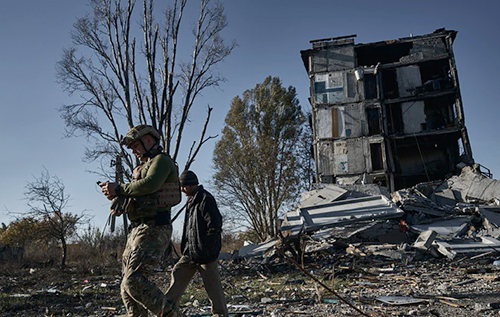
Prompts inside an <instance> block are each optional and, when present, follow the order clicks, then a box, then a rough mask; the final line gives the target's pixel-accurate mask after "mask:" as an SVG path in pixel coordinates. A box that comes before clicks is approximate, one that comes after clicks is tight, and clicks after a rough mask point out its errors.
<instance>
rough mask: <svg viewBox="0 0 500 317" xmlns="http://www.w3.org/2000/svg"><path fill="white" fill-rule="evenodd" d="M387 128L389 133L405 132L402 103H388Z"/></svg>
mask: <svg viewBox="0 0 500 317" xmlns="http://www.w3.org/2000/svg"><path fill="white" fill-rule="evenodd" d="M385 109H386V111H385V112H386V115H387V129H388V133H389V134H397V133H403V114H402V112H401V104H399V103H395V104H388V105H386V108H385Z"/></svg>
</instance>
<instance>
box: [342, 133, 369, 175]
mask: <svg viewBox="0 0 500 317" xmlns="http://www.w3.org/2000/svg"><path fill="white" fill-rule="evenodd" d="M365 143H366V142H363V139H359V138H357V139H347V140H339V141H335V142H334V160H335V161H334V162H335V163H334V165H335V168H334V172H335V175H343V174H358V173H363V171H365V170H366V164H365V153H366V152H367V150H366V145H367V144H365Z"/></svg>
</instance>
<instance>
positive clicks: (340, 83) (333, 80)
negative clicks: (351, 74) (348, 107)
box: [314, 72, 345, 104]
mask: <svg viewBox="0 0 500 317" xmlns="http://www.w3.org/2000/svg"><path fill="white" fill-rule="evenodd" d="M343 77H344V76H343V73H342V72H334V73H328V74H316V75H314V101H315V102H316V103H320V104H321V103H335V102H339V101H343V100H344V99H345V97H344V79H343Z"/></svg>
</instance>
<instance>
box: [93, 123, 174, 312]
mask: <svg viewBox="0 0 500 317" xmlns="http://www.w3.org/2000/svg"><path fill="white" fill-rule="evenodd" d="M159 141H160V135H159V133H158V131H156V130H155V129H154V128H153V127H151V126H149V125H137V126H135V127H133V128H131V129H130V130H129V131H128V132H127V134H126V135H125V137H124V138H123V139H122V141H121V143H122V144H123V145H124V146H126V147H127V148H129V149H130V150H131V151H132V154H133V155H135V156H136V157H137V158H138V159H139V160H140V161H141V164H139V165H138V166H137V167H136V168H135V169H134V173H133V177H132V181H131V182H130V183H126V184H117V183H111V182H105V183H101V184H100V186H101V191H102V192H103V194H104V195H105V196H106V198H108V199H109V200H113V199H115V198H123V197H125V199H124V201H125V206H124V207H123V206H122V207H121V208H122V209H125V212H126V214H127V217H128V219H129V220H130V231H129V234H128V237H127V244H126V247H125V250H124V251H123V257H122V283H121V296H122V300H123V303H124V305H125V308H126V310H127V316H148V310H150V311H151V312H153V313H154V314H156V315H157V316H170V314H171V313H172V311H173V310H174V306H175V305H174V303H173V301H170V300H168V299H167V298H166V296H165V294H164V293H163V292H162V291H161V290H160V289H159V288H158V286H157V285H156V284H155V283H153V282H152V281H150V280H149V279H148V275H149V274H150V273H151V269H153V266H155V265H157V264H158V263H159V261H160V259H161V257H162V255H163V254H164V252H165V251H166V250H167V248H168V247H169V245H170V238H171V235H172V224H171V221H170V208H171V206H172V205H174V204H176V203H175V201H177V203H178V202H179V201H180V192H179V184H178V172H177V166H176V165H175V163H174V162H173V160H172V159H171V158H170V156H168V155H167V154H165V153H163V152H162V148H161V146H160V144H159ZM172 185H173V186H172ZM176 186H177V193H176V190H175V188H176ZM169 190H170V191H171V192H169ZM176 196H178V197H176ZM172 197H174V198H172ZM172 199H173V200H174V202H172ZM117 209H120V206H119V207H118V208H117ZM115 210H116V209H115Z"/></svg>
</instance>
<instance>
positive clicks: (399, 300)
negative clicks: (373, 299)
mask: <svg viewBox="0 0 500 317" xmlns="http://www.w3.org/2000/svg"><path fill="white" fill-rule="evenodd" d="M377 300H378V301H379V302H382V303H386V304H389V305H416V304H421V303H425V299H420V298H413V297H408V296H379V297H377Z"/></svg>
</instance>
